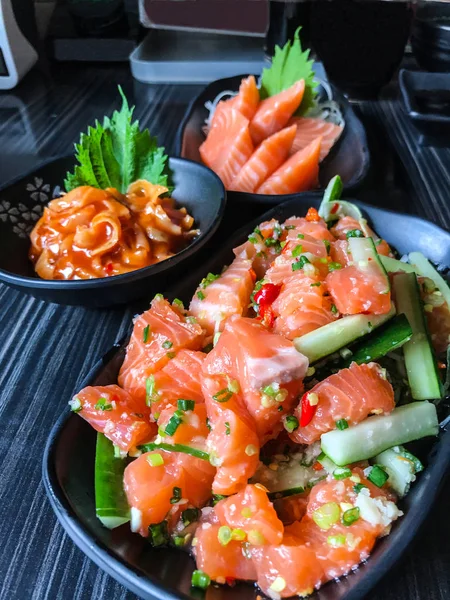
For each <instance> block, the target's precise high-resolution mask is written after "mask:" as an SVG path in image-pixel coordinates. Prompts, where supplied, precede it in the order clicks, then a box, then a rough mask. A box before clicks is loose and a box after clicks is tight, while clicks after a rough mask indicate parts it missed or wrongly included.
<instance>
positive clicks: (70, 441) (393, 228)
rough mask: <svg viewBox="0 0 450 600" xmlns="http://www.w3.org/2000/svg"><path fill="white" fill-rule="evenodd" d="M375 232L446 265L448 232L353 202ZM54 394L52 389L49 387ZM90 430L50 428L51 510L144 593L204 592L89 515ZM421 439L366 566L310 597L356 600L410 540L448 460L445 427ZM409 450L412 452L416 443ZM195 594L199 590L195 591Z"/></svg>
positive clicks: (284, 213) (92, 553) (69, 424)
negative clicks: (419, 467) (404, 490)
mask: <svg viewBox="0 0 450 600" xmlns="http://www.w3.org/2000/svg"><path fill="white" fill-rule="evenodd" d="M319 203H320V194H307V193H305V194H303V195H302V196H301V197H300V198H298V199H296V200H293V201H290V202H287V203H285V204H282V205H280V206H278V207H276V208H274V209H272V210H271V211H269V212H268V213H266V214H265V215H264V216H263V217H262V218H258V219H257V220H255V221H254V222H253V223H250V224H249V225H248V226H246V227H245V228H243V229H241V230H240V232H238V233H237V234H236V235H235V236H234V237H233V238H232V239H231V240H229V241H228V243H227V244H226V245H225V246H224V247H223V249H222V250H221V251H220V252H219V253H218V254H217V256H215V257H214V258H212V259H211V261H209V262H208V263H207V264H204V265H202V266H201V267H199V269H198V270H197V271H196V272H195V273H193V274H192V275H190V276H189V277H188V279H186V280H184V281H183V282H182V283H180V284H179V285H178V286H176V287H175V288H173V290H171V292H168V295H169V296H172V295H176V296H177V297H179V298H184V299H185V300H187V299H188V298H189V297H190V296H191V294H192V293H193V291H194V289H195V287H196V285H197V282H198V281H199V279H200V278H201V277H203V276H204V275H205V274H206V273H207V272H208V271H212V272H214V271H216V270H217V269H218V268H219V267H221V266H222V265H223V264H224V263H227V262H229V261H230V259H231V258H232V248H233V247H234V246H236V245H237V244H238V243H240V242H242V241H244V240H245V239H246V237H247V235H248V233H249V232H250V231H251V230H253V228H254V227H255V225H256V224H257V223H259V222H260V221H261V220H265V219H269V218H272V217H275V218H278V219H280V220H285V219H286V218H287V217H290V216H291V215H294V214H304V212H305V210H306V209H307V208H308V207H309V206H311V205H314V206H318V205H319ZM359 206H360V207H361V208H362V209H363V211H364V212H365V213H366V214H367V216H368V217H369V218H370V220H371V223H372V224H373V226H374V228H375V230H376V231H377V232H378V233H379V234H380V235H381V236H383V237H384V238H386V239H387V241H388V242H389V243H390V244H392V245H393V246H394V247H396V248H397V250H399V252H401V253H405V252H408V251H412V250H419V251H422V252H423V253H424V254H425V255H427V256H428V258H430V259H431V260H432V261H433V262H434V263H436V264H437V265H440V266H441V267H445V266H447V265H450V234H449V233H447V232H445V231H444V230H442V229H440V228H439V227H437V226H436V225H433V224H431V223H429V222H427V221H423V220H422V219H419V218H416V217H412V216H408V215H402V214H399V213H393V212H390V211H387V210H383V209H379V208H374V207H371V206H368V205H365V204H359ZM123 357H124V345H123V344H122V345H121V346H120V345H118V346H116V347H114V348H113V349H112V350H111V351H110V352H109V353H108V354H107V355H106V356H105V357H104V358H103V359H101V360H100V361H99V362H98V363H97V364H96V365H95V366H94V368H93V369H92V370H91V372H90V373H89V374H88V375H87V377H86V379H85V380H84V381H83V382H82V384H81V386H80V387H84V386H86V385H106V384H108V383H114V382H115V381H116V378H117V374H118V371H119V368H120V365H121V363H122V361H123ZM55 393H56V392H55ZM95 440H96V434H95V431H94V430H93V429H92V428H91V427H90V426H89V425H88V424H87V423H86V422H85V421H84V420H82V419H80V418H79V417H78V416H76V415H73V414H69V415H67V414H64V415H62V416H61V418H60V419H59V421H58V422H57V423H56V425H55V426H54V428H53V430H52V432H51V434H50V437H49V440H48V442H47V446H46V449H45V453H44V457H43V479H44V485H45V488H46V491H47V494H48V497H49V499H50V503H51V505H52V507H53V510H54V511H55V514H56V516H57V518H58V520H59V522H60V523H61V525H62V526H63V527H64V529H65V530H66V532H67V533H68V534H69V536H70V537H71V538H72V540H73V541H74V542H75V543H76V544H77V546H79V548H81V550H82V551H83V552H84V553H85V554H86V555H87V556H88V557H89V558H91V559H92V560H93V561H94V562H95V563H96V564H97V565H98V566H99V567H101V568H102V569H104V570H105V571H106V572H107V573H109V574H110V575H111V576H112V577H114V578H115V579H117V580H118V581H120V582H121V583H122V584H123V585H125V586H126V587H127V588H129V589H130V590H132V591H133V592H135V593H136V594H138V595H139V596H140V597H142V598H145V599H151V598H158V599H160V600H168V599H173V600H175V599H177V600H181V599H184V600H193V599H197V598H202V597H203V596H201V594H200V592H199V591H198V590H197V591H195V590H191V588H190V581H191V573H192V570H193V568H194V562H193V560H192V559H191V558H190V557H189V556H188V555H187V554H185V553H183V552H181V551H179V550H176V549H153V548H151V547H149V546H148V544H147V543H146V542H145V541H144V540H143V539H142V538H140V537H139V536H138V535H136V534H132V533H131V532H130V529H129V527H128V525H124V526H122V527H121V528H118V529H116V530H113V531H109V530H108V529H105V528H104V527H103V526H102V525H101V523H100V521H98V520H97V518H96V516H95V503H94V485H93V481H94V476H93V475H94V473H93V471H94V453H95ZM426 442H429V443H425V444H421V445H420V450H419V452H418V454H419V457H420V458H421V459H422V460H423V461H424V463H425V464H426V465H427V468H426V470H425V471H424V472H423V473H422V474H420V475H419V477H418V480H417V481H416V482H415V483H414V484H413V486H412V488H411V492H410V493H409V494H408V496H407V497H406V498H405V499H404V501H402V504H401V508H402V509H403V510H404V512H405V516H404V517H402V518H401V519H400V520H399V521H398V522H397V523H395V525H394V526H393V528H392V533H391V534H390V535H389V536H388V537H386V538H383V539H381V540H380V541H379V542H378V543H377V545H376V546H375V549H374V551H373V553H372V555H371V557H370V558H369V560H368V562H367V563H366V564H363V565H361V567H360V568H359V569H357V570H356V571H355V572H352V573H351V574H350V575H349V576H348V577H344V578H342V579H341V580H340V581H339V582H337V583H335V582H333V583H328V584H326V585H325V586H324V587H323V588H322V589H321V590H320V591H318V592H316V593H315V594H314V595H313V596H312V597H311V598H312V600H361V599H362V598H364V596H365V595H366V594H367V593H368V591H369V590H370V589H371V588H372V587H373V586H374V585H375V584H376V583H377V582H378V581H379V580H380V578H381V577H382V576H383V575H385V574H386V573H387V572H388V571H389V570H390V569H391V567H392V566H393V564H394V563H395V562H396V561H397V560H398V559H399V558H400V556H401V555H402V553H403V552H404V551H405V549H406V548H408V546H409V545H410V543H411V540H412V539H413V537H414V535H415V534H416V533H417V531H418V529H419V528H420V526H421V525H422V523H423V521H424V519H425V517H426V515H427V514H428V512H429V510H430V509H431V507H432V505H433V502H434V500H435V498H436V496H437V494H438V490H439V488H440V486H441V484H442V482H443V480H444V477H445V474H446V471H447V470H448V468H449V466H450V430H449V431H446V430H444V429H442V430H441V433H440V435H439V438H438V439H437V440H436V441H435V442H434V441H433V440H427V441H426ZM415 452H417V450H416V449H415ZM199 594H200V595H199ZM257 595H258V591H257V590H256V588H254V587H253V586H251V585H249V584H244V583H241V584H238V585H237V586H235V587H234V588H227V587H220V588H215V587H211V588H209V589H208V592H207V599H208V600H255V599H256V596H257Z"/></svg>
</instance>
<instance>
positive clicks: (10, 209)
mask: <svg viewBox="0 0 450 600" xmlns="http://www.w3.org/2000/svg"><path fill="white" fill-rule="evenodd" d="M25 190H26V192H28V193H29V196H30V198H31V200H33V201H34V202H35V203H36V204H35V205H34V206H32V208H30V207H29V206H25V204H22V203H21V202H19V203H18V204H12V203H11V202H9V201H8V200H1V201H0V221H3V223H6V221H10V223H12V226H13V227H12V230H13V232H14V233H15V234H16V235H18V236H19V237H20V238H26V237H28V236H29V234H30V232H31V230H32V229H33V227H34V224H35V222H36V221H37V220H38V219H40V218H41V216H42V212H43V210H44V205H45V204H47V202H49V200H51V199H52V198H56V197H57V196H60V195H61V188H60V186H59V185H56V186H55V187H54V188H53V191H52V192H50V184H48V183H44V181H43V180H42V179H41V178H40V177H35V178H34V181H33V183H27V184H26V186H25Z"/></svg>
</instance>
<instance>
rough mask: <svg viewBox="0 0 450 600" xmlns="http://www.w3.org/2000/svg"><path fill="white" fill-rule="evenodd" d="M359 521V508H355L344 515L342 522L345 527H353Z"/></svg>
mask: <svg viewBox="0 0 450 600" xmlns="http://www.w3.org/2000/svg"><path fill="white" fill-rule="evenodd" d="M358 519H359V508H358V507H357V506H355V507H354V508H349V510H346V511H345V513H344V514H343V515H342V522H343V523H344V525H352V524H353V523H355V522H356V521H357V520H358Z"/></svg>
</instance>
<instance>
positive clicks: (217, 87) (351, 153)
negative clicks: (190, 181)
mask: <svg viewBox="0 0 450 600" xmlns="http://www.w3.org/2000/svg"><path fill="white" fill-rule="evenodd" d="M243 77H246V75H237V76H235V77H227V78H225V79H217V81H213V82H212V83H210V84H209V85H208V86H207V87H206V88H205V89H204V90H203V91H202V92H201V93H200V94H199V95H198V96H197V97H196V98H195V99H194V100H193V101H192V102H191V104H190V106H189V107H188V109H187V111H186V114H185V116H184V119H183V121H182V123H181V125H180V127H179V129H178V133H177V140H176V145H175V153H176V154H177V155H179V156H182V157H183V158H188V159H190V160H195V161H196V162H202V161H201V158H200V153H199V147H200V144H201V143H202V142H203V141H204V140H205V134H204V133H203V131H202V127H203V125H204V124H205V119H206V118H207V116H208V111H207V109H206V108H205V102H208V101H213V100H214V98H216V97H217V95H218V94H220V92H223V91H225V90H235V91H237V90H238V89H239V84H240V83H241V80H242V78H243ZM328 85H330V87H331V89H332V92H333V98H334V100H336V102H337V103H338V104H339V106H340V107H341V110H342V113H343V116H344V119H345V128H344V131H343V132H342V135H341V137H340V138H339V140H338V141H337V142H336V144H335V145H334V146H333V148H332V149H331V151H330V153H329V154H328V156H327V157H326V158H325V159H324V160H323V161H322V163H321V165H320V171H319V181H320V188H321V189H324V188H325V187H326V185H327V183H328V182H329V181H330V179H331V178H332V177H334V176H335V175H336V173H339V175H340V176H341V178H342V181H343V182H344V186H345V190H346V192H347V193H348V192H355V191H356V190H357V189H358V188H359V187H360V186H361V184H362V183H363V181H364V179H365V178H366V176H367V174H368V172H369V168H370V153H369V147H368V143H367V138H366V132H365V129H364V127H363V124H362V123H361V121H360V120H359V118H358V117H357V116H356V114H355V112H354V111H353V109H352V107H351V106H350V103H349V101H348V100H347V98H346V97H345V96H344V95H343V94H342V93H341V92H340V91H339V90H338V89H337V88H336V87H334V86H333V85H331V84H328ZM322 92H323V90H322ZM319 94H320V88H319ZM227 194H228V198H229V199H230V200H231V201H237V202H239V201H241V202H243V201H245V202H255V203H258V204H269V205H274V204H279V203H280V202H286V201H287V200H290V199H291V198H298V197H299V194H285V195H279V196H271V195H264V194H248V193H243V192H232V191H228V192H227Z"/></svg>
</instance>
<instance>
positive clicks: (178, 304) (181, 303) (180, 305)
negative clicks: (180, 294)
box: [172, 298, 184, 310]
mask: <svg viewBox="0 0 450 600" xmlns="http://www.w3.org/2000/svg"><path fill="white" fill-rule="evenodd" d="M172 304H175V306H178V308H181V310H184V304H183V302H182V301H181V300H179V299H178V298H175V300H174V301H173V302H172Z"/></svg>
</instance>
